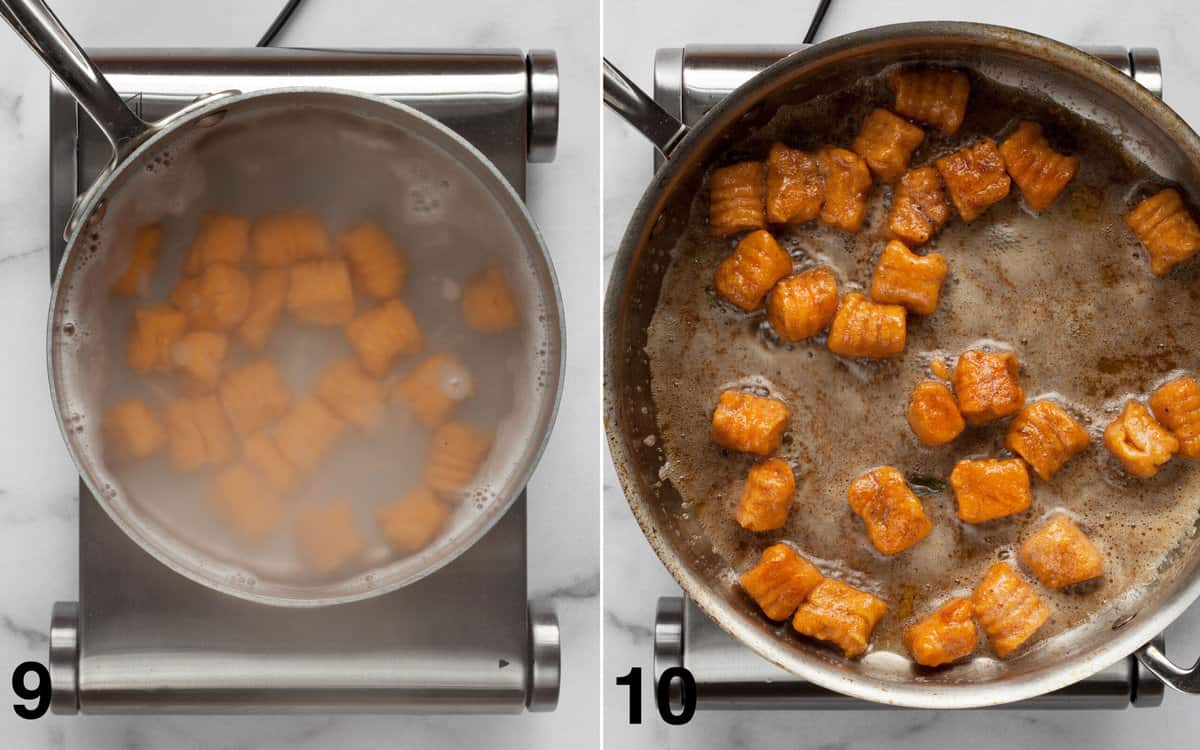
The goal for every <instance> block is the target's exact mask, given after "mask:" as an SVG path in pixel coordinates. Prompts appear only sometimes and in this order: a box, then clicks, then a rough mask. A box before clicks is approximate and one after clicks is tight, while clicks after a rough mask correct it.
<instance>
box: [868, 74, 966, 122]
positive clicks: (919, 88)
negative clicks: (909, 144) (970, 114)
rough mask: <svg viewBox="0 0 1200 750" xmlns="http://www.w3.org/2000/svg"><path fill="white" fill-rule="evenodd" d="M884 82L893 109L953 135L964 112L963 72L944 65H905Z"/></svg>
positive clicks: (964, 83)
mask: <svg viewBox="0 0 1200 750" xmlns="http://www.w3.org/2000/svg"><path fill="white" fill-rule="evenodd" d="M888 82H889V83H890V84H891V87H892V91H893V92H894V93H895V94H896V111H897V112H899V113H900V114H902V115H904V116H905V117H911V118H913V119H914V120H920V121H921V122H924V123H927V124H929V125H933V126H934V127H936V128H937V129H938V130H941V131H942V132H943V133H945V134H946V135H954V134H955V133H956V132H958V128H959V126H961V125H962V121H963V117H965V116H966V114H967V98H968V97H969V96H970V95H971V84H970V82H969V81H968V80H967V76H966V74H965V73H962V72H960V71H957V70H946V69H944V68H908V69H903V70H898V71H896V72H895V73H893V74H892V75H891V76H890V77H889V79H888Z"/></svg>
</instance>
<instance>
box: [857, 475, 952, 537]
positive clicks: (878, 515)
mask: <svg viewBox="0 0 1200 750" xmlns="http://www.w3.org/2000/svg"><path fill="white" fill-rule="evenodd" d="M848 495H849V498H850V509H851V510H853V511H854V512H855V513H856V514H857V515H858V516H859V518H861V519H862V520H863V523H864V524H865V525H866V527H867V536H868V537H870V539H871V544H873V545H875V549H877V550H879V551H880V552H882V553H883V554H885V555H895V554H899V553H900V552H903V551H904V550H906V549H908V548H909V547H911V546H913V545H914V544H916V543H917V542H919V541H921V540H922V539H924V538H925V537H927V536H929V532H930V531H932V530H933V523H932V522H931V521H930V520H929V516H927V515H925V508H923V507H922V506H921V501H920V500H918V499H917V496H916V495H914V494H913V491H912V490H911V489H909V488H908V483H907V482H906V481H904V475H903V474H901V473H900V472H899V471H897V470H896V469H894V468H892V467H891V466H884V467H881V468H878V469H872V470H871V471H868V472H867V473H866V474H863V475H862V476H861V477H859V478H858V479H855V480H854V481H853V482H851V483H850V489H849V492H848Z"/></svg>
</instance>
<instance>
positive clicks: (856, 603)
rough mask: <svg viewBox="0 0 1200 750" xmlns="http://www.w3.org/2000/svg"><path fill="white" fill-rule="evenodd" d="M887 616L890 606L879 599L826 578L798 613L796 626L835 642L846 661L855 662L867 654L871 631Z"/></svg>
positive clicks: (809, 634) (794, 620)
mask: <svg viewBox="0 0 1200 750" xmlns="http://www.w3.org/2000/svg"><path fill="white" fill-rule="evenodd" d="M885 614H887V605H886V604H884V602H883V600H882V599H880V598H879V597H877V596H874V595H872V594H869V593H867V592H866V591H859V590H858V589H856V588H854V587H853V586H851V585H849V584H846V583H842V582H841V581H838V580H836V579H833V578H825V579H823V580H822V581H821V582H820V583H819V584H817V587H816V588H815V589H813V590H812V593H810V594H809V595H808V599H806V600H805V602H804V603H803V604H801V605H800V608H799V609H797V610H796V614H795V616H793V617H792V627H793V628H794V629H795V630H796V632H798V633H801V634H803V635H807V636H809V637H811V638H816V639H818V640H822V641H829V642H831V643H833V644H834V645H836V646H837V647H838V648H840V649H841V650H842V653H843V654H845V655H846V658H848V659H854V658H856V657H859V656H862V655H863V654H865V653H866V652H867V644H868V643H869V642H870V640H871V632H872V631H873V630H875V625H876V624H877V623H878V622H879V621H880V620H881V619H883V616H884V615H885Z"/></svg>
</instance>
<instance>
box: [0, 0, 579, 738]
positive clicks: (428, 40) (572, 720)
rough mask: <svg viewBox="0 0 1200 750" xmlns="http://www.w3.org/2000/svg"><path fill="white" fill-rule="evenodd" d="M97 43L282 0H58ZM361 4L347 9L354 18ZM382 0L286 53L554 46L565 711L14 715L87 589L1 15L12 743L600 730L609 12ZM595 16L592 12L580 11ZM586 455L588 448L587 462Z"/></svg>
mask: <svg viewBox="0 0 1200 750" xmlns="http://www.w3.org/2000/svg"><path fill="white" fill-rule="evenodd" d="M52 5H53V6H54V8H55V10H56V12H57V13H58V14H59V16H60V17H61V18H62V20H63V22H64V24H65V25H66V26H67V27H68V28H70V29H71V30H72V32H73V33H74V34H75V35H76V36H77V37H78V38H79V39H80V41H81V42H82V43H83V44H84V45H85V46H106V47H120V46H160V47H162V46H191V47H196V46H215V47H231V46H252V45H253V44H254V42H255V41H256V40H257V39H258V37H259V35H260V34H261V33H262V32H263V31H264V30H265V29H266V27H267V25H268V24H269V22H270V20H271V19H272V18H273V17H274V15H275V13H276V12H277V11H278V9H279V8H280V7H282V6H283V0H254V1H253V2H245V0H208V1H207V2H203V3H198V2H185V0H160V1H159V2H145V1H144V0H143V1H141V2H139V1H138V0H104V2H91V1H90V0H57V2H53V1H52ZM351 6H352V10H351ZM400 7H402V6H398V5H397V4H395V3H390V2H386V1H385V0H356V2H355V3H353V4H350V3H342V2H331V1H330V0H307V2H305V3H304V4H303V5H302V6H301V7H300V10H299V12H298V13H297V15H296V17H295V18H294V19H293V21H292V23H291V24H290V25H289V26H288V27H287V28H286V29H285V30H284V32H283V33H282V35H281V36H280V37H279V39H278V40H277V44H279V45H281V46H288V45H294V46H305V45H313V46H315V45H321V46H339V45H340V46H346V47H403V46H414V47H420V46H424V47H436V46H441V47H518V48H525V49H528V48H531V47H546V48H551V49H556V50H558V53H559V64H560V71H561V75H562V90H563V94H562V111H561V118H562V129H561V131H560V138H559V148H558V157H557V159H556V160H555V161H554V163H552V164H548V165H534V166H532V167H531V168H530V173H529V203H530V205H531V207H532V211H533V214H534V216H535V218H536V219H537V220H538V222H539V224H540V226H541V228H542V231H543V233H544V234H545V238H546V241H547V244H548V245H549V247H550V249H551V253H552V255H553V256H554V261H555V265H556V267H557V270H558V274H559V280H560V281H561V283H562V296H563V299H564V301H565V304H566V319H567V325H568V339H569V340H570V342H571V343H570V345H568V347H567V358H568V359H567V377H566V392H565V393H564V395H563V398H562V407H561V410H560V412H559V417H558V423H557V428H556V429H555V432H554V435H553V438H552V440H551V442H550V445H549V448H548V450H547V452H546V454H545V457H544V459H543V460H542V463H541V466H540V467H539V469H538V471H537V473H536V475H535V477H534V479H533V481H532V482H531V485H530V490H529V498H530V505H529V527H530V540H529V544H530V551H529V567H530V596H532V597H549V598H550V599H551V600H553V601H554V602H555V604H556V605H557V609H558V615H559V619H560V623H561V626H562V633H563V654H564V659H563V660H564V669H563V685H562V692H561V698H560V704H559V708H558V711H557V712H555V713H551V714H536V715H533V714H525V715H520V716H503V717H430V718H425V717H349V716H342V717H322V716H313V717H265V718H254V717H232V718H231V717H219V718H211V717H195V718H190V717H189V718H183V717H180V718H176V717H154V718H144V717H142V718H139V717H94V716H86V717H55V716H52V715H49V714H48V715H46V716H45V717H43V718H42V719H39V720H37V721H23V720H21V719H18V718H17V717H16V716H15V715H14V714H13V712H12V710H11V709H10V708H9V707H8V704H11V703H12V702H13V701H12V700H7V697H8V696H9V695H10V692H9V688H8V687H7V686H8V675H9V674H10V670H11V669H12V668H13V667H14V666H15V665H16V664H17V663H18V662H20V661H24V660H26V659H37V660H39V661H45V659H46V645H47V641H46V631H47V627H48V624H49V615H50V607H51V605H52V603H53V602H54V601H55V600H74V599H75V598H76V596H77V573H76V567H77V559H78V555H77V549H76V529H77V524H76V518H77V515H76V507H77V506H76V479H75V476H74V471H73V469H72V466H71V463H70V460H69V458H68V456H67V453H66V450H65V449H64V447H63V445H62V441H61V439H60V437H59V434H58V428H57V427H56V425H55V419H54V414H53V411H52V410H51V406H50V401H49V395H48V388H47V385H46V372H45V359H44V341H43V334H44V329H45V316H46V309H47V304H48V301H49V287H48V284H47V268H48V260H47V236H46V235H47V216H48V213H47V212H48V198H47V130H46V128H47V89H48V79H47V74H46V71H45V69H44V68H42V66H41V64H40V63H39V62H38V61H37V60H36V59H35V58H34V56H33V54H32V53H31V52H30V51H29V50H28V49H26V48H25V47H24V45H23V44H21V43H20V42H19V41H18V40H17V38H16V36H15V35H14V34H12V33H11V32H10V30H9V29H8V28H7V26H3V25H0V69H2V70H3V71H4V74H3V76H2V77H0V163H3V164H4V165H5V168H4V174H3V177H0V236H2V237H4V242H3V245H2V246H0V321H3V323H0V350H2V351H4V352H5V355H6V356H5V359H6V364H5V366H4V368H3V370H0V384H2V387H0V414H4V415H5V427H4V429H3V430H0V673H2V674H3V684H4V685H5V687H4V688H3V691H0V692H3V693H4V695H5V697H6V699H5V700H3V701H0V706H2V709H0V746H2V747H4V748H22V750H25V749H28V750H40V749H41V748H89V750H108V749H109V748H156V749H164V750H165V749H171V748H189V749H191V748H205V749H207V748H248V749H249V748H255V749H263V750H266V749H267V748H328V747H337V746H340V747H347V748H385V747H386V748H393V747H397V746H406V747H423V748H456V747H490V748H529V747H550V746H560V745H562V739H561V738H563V737H567V736H580V737H598V735H599V715H598V713H597V711H596V706H597V704H598V702H599V700H600V686H599V683H598V680H597V678H596V674H597V670H598V669H599V651H598V649H597V648H596V644H597V643H598V641H599V622H600V620H599V612H598V601H599V599H598V591H599V574H598V572H597V571H598V565H599V539H598V535H597V529H598V528H599V519H600V509H599V507H598V506H597V503H596V501H595V499H596V498H597V497H598V496H599V487H600V481H601V473H600V471H601V470H600V464H599V455H600V442H601V436H600V434H599V431H598V429H597V425H599V423H600V415H599V404H598V399H597V396H596V394H597V393H598V392H599V388H600V374H599V353H598V351H597V349H596V347H595V346H593V345H592V343H593V342H595V341H596V340H597V339H598V331H599V317H600V316H599V309H600V295H601V289H600V283H599V277H600V254H599V252H598V249H597V248H596V246H595V241H594V240H587V241H584V242H579V241H578V238H581V237H582V238H594V237H596V236H598V235H599V232H600V220H599V219H600V217H599V209H598V206H597V205H596V204H595V202H594V201H593V202H589V201H588V200H578V199H577V198H576V197H575V191H573V190H569V189H567V186H572V185H583V186H584V188H585V189H583V190H582V191H580V192H579V194H580V195H585V196H586V195H594V194H595V190H594V187H593V186H594V185H595V180H596V179H597V174H598V169H599V156H598V151H597V147H596V144H597V143H598V139H599V137H600V123H601V119H600V92H599V89H600V85H599V78H598V75H597V74H596V71H597V70H598V65H597V62H596V61H597V60H598V57H599V44H600V40H599V37H598V34H597V24H596V23H595V22H594V20H593V19H595V17H596V16H597V14H598V10H597V7H598V6H596V5H595V4H592V3H585V4H580V3H571V4H566V3H564V4H558V3H553V2H538V3H521V4H519V5H515V6H514V5H512V4H509V3H496V2H486V3H485V2H468V1H467V0H453V1H451V2H442V3H426V4H422V6H421V8H420V11H419V12H418V13H416V14H414V15H412V16H408V15H406V14H404V13H402V12H400V11H399V10H398V8H400ZM589 8H590V10H589ZM581 14H582V15H583V16H585V17H586V20H585V21H584V22H581V21H580V17H581ZM584 457H586V460H584Z"/></svg>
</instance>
